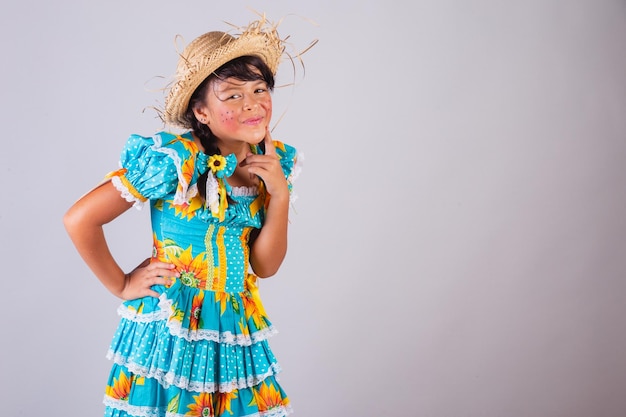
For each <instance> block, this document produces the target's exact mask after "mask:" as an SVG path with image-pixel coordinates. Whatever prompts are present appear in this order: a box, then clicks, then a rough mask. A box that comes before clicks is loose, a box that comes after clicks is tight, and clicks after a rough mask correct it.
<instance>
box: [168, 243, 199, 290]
mask: <svg viewBox="0 0 626 417" xmlns="http://www.w3.org/2000/svg"><path fill="white" fill-rule="evenodd" d="M167 252H168V255H169V256H168V258H169V262H171V263H173V264H174V265H175V266H176V270H177V271H178V272H179V273H180V278H179V279H180V281H181V282H182V283H183V284H184V285H187V286H188V287H194V288H205V286H206V280H207V264H206V262H204V257H205V253H204V252H200V253H199V254H198V255H196V257H195V258H194V256H193V255H192V253H191V245H189V247H188V248H187V249H185V250H184V251H182V252H180V253H177V254H176V255H175V256H171V253H170V251H169V250H168V251H167Z"/></svg>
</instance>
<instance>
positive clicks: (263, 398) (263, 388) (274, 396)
mask: <svg viewBox="0 0 626 417" xmlns="http://www.w3.org/2000/svg"><path fill="white" fill-rule="evenodd" d="M252 392H253V393H254V398H253V399H252V402H251V403H250V405H253V404H255V403H256V406H257V408H258V409H259V411H260V412H264V411H269V410H272V409H274V408H277V407H282V406H286V405H287V404H289V400H288V399H287V398H284V399H283V398H282V396H281V394H280V391H279V390H277V389H276V387H275V386H274V384H272V383H270V384H269V385H268V384H267V383H265V382H262V383H261V385H260V386H259V388H258V389H257V388H256V387H255V388H254V389H253V390H252Z"/></svg>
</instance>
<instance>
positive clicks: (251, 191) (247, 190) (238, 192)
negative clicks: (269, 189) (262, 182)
mask: <svg viewBox="0 0 626 417" xmlns="http://www.w3.org/2000/svg"><path fill="white" fill-rule="evenodd" d="M230 195H231V196H232V197H256V196H257V195H259V189H258V188H257V187H256V186H254V185H251V186H249V187H246V186H241V187H231V189H230Z"/></svg>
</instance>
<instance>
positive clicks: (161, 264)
mask: <svg viewBox="0 0 626 417" xmlns="http://www.w3.org/2000/svg"><path fill="white" fill-rule="evenodd" d="M150 267H151V269H152V268H154V269H174V268H176V265H174V264H170V263H167V262H161V261H156V262H152V263H151V264H150Z"/></svg>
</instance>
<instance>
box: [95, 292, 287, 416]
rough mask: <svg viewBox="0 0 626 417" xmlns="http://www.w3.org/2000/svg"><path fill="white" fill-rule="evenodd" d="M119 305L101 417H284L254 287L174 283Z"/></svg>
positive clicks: (284, 399)
mask: <svg viewBox="0 0 626 417" xmlns="http://www.w3.org/2000/svg"><path fill="white" fill-rule="evenodd" d="M154 289H155V290H156V291H158V292H160V293H161V296H160V297H159V298H158V299H157V298H153V297H146V298H142V299H138V300H132V301H127V302H124V303H123V304H122V305H121V306H120V308H119V310H118V311H119V313H120V315H121V316H122V319H121V321H120V323H119V326H118V329H117V332H116V333H115V336H114V338H113V340H112V342H111V346H110V349H109V351H108V354H107V357H108V358H109V359H111V360H113V362H114V364H113V368H112V370H111V374H110V376H109V381H108V383H107V387H106V393H105V398H104V403H105V406H106V411H105V416H106V417H113V416H115V417H123V416H124V417H125V416H136V417H166V416H167V417H174V416H198V417H214V416H215V417H218V416H229V417H237V416H250V417H252V416H263V417H282V416H286V415H288V414H289V413H290V412H291V407H290V404H289V399H288V398H287V396H286V394H285V392H284V391H283V390H282V388H281V387H280V385H279V384H278V382H277V380H276V375H277V374H278V373H279V372H280V366H279V364H278V362H277V360H276V358H275V357H274V354H273V353H272V351H271V349H270V347H269V344H268V343H267V338H268V337H270V336H271V335H272V334H274V333H276V331H275V329H274V327H273V326H272V324H271V323H270V321H269V320H268V318H267V315H266V314H265V311H264V310H263V306H262V304H261V301H260V298H259V297H258V292H257V291H256V286H255V285H254V283H253V281H252V280H247V281H246V289H245V290H244V291H243V292H241V293H224V292H214V291H208V290H202V289H198V288H192V287H188V286H185V285H183V284H182V283H180V281H178V280H177V281H176V282H175V283H174V284H173V285H172V286H171V287H169V288H166V287H163V286H157V287H155V288H154Z"/></svg>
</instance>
